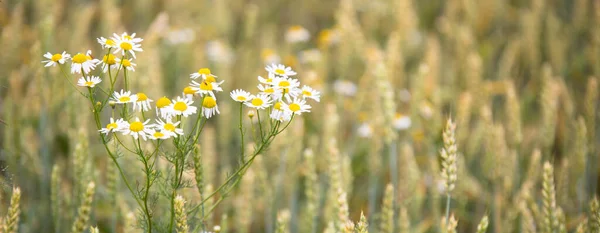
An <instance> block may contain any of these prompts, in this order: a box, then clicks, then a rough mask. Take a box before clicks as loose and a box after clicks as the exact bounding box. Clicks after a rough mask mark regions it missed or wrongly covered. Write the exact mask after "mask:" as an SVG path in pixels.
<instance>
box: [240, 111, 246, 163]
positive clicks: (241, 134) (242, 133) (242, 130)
mask: <svg viewBox="0 0 600 233" xmlns="http://www.w3.org/2000/svg"><path fill="white" fill-rule="evenodd" d="M243 107H244V103H240V138H241V140H242V145H240V152H241V156H240V161H242V163H244V146H245V145H244V129H243V128H242V111H243Z"/></svg>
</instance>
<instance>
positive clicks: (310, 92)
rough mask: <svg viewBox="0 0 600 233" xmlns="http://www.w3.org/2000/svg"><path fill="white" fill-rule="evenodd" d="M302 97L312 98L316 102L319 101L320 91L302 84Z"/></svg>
mask: <svg viewBox="0 0 600 233" xmlns="http://www.w3.org/2000/svg"><path fill="white" fill-rule="evenodd" d="M302 98H304V99H306V98H309V99H313V100H315V101H317V102H321V92H318V91H316V90H315V89H312V87H309V86H307V85H304V86H303V87H302Z"/></svg>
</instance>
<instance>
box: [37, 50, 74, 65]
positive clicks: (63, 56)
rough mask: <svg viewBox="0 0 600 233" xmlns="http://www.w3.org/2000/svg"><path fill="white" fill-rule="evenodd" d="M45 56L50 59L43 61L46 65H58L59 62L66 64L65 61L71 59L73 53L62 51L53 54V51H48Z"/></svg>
mask: <svg viewBox="0 0 600 233" xmlns="http://www.w3.org/2000/svg"><path fill="white" fill-rule="evenodd" d="M44 57H45V58H47V59H48V60H45V61H42V63H46V65H45V66H44V67H49V66H56V65H57V64H61V65H62V64H65V62H67V60H69V59H71V55H70V54H68V53H67V52H62V53H57V54H54V55H53V54H51V53H46V54H44Z"/></svg>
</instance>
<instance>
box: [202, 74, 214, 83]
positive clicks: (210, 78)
mask: <svg viewBox="0 0 600 233" xmlns="http://www.w3.org/2000/svg"><path fill="white" fill-rule="evenodd" d="M204 81H206V82H209V83H213V82H216V81H217V79H215V76H214V75H211V74H209V75H207V76H206V79H205V80H204Z"/></svg>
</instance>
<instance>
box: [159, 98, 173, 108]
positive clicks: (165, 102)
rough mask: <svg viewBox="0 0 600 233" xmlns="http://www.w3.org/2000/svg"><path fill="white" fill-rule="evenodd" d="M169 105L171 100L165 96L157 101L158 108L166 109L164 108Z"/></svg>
mask: <svg viewBox="0 0 600 233" xmlns="http://www.w3.org/2000/svg"><path fill="white" fill-rule="evenodd" d="M169 104H171V100H169V98H167V97H164V96H163V97H161V98H160V99H158V100H157V101H156V107H157V108H164V107H166V106H168V105H169Z"/></svg>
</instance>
